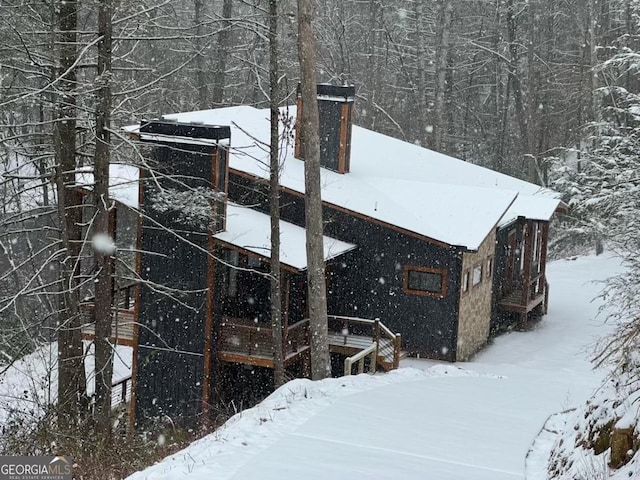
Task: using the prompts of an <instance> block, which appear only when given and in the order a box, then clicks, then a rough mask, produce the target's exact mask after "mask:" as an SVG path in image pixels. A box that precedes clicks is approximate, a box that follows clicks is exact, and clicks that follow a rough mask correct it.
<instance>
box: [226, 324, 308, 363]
mask: <svg viewBox="0 0 640 480" xmlns="http://www.w3.org/2000/svg"><path fill="white" fill-rule="evenodd" d="M218 342H219V343H218V345H219V347H218V350H219V351H220V352H224V353H229V354H235V355H243V356H248V357H261V358H268V359H271V360H272V359H273V330H272V329H271V328H270V327H269V326H266V325H260V324H257V323H255V322H251V321H250V320H246V319H240V318H230V317H224V318H223V320H222V323H221V324H220V333H219V337H218ZM309 342H310V335H309V320H308V319H305V320H301V321H299V322H297V323H295V324H293V325H290V326H289V327H287V328H285V329H283V332H282V351H283V352H284V354H285V359H286V358H288V357H290V356H292V355H295V354H296V353H298V352H300V351H301V350H302V349H304V348H305V347H308V346H309V345H310V343H309Z"/></svg>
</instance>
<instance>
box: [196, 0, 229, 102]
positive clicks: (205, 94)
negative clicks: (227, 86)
mask: <svg viewBox="0 0 640 480" xmlns="http://www.w3.org/2000/svg"><path fill="white" fill-rule="evenodd" d="M203 10H204V5H203V0H195V2H194V5H193V23H194V25H195V27H196V28H195V35H196V37H195V39H194V42H193V43H194V45H195V48H196V89H197V90H198V100H197V106H198V109H200V110H205V109H207V108H209V86H208V84H207V77H208V75H207V72H206V71H205V55H204V52H203V51H202V49H203V46H202V15H203ZM223 81H224V80H223Z"/></svg>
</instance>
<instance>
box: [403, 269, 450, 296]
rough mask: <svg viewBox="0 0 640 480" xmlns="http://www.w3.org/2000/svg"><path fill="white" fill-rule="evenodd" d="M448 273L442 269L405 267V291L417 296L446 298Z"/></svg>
mask: <svg viewBox="0 0 640 480" xmlns="http://www.w3.org/2000/svg"><path fill="white" fill-rule="evenodd" d="M446 289H447V272H446V270H443V269H441V268H431V267H414V266H406V267H404V290H405V292H407V293H413V294H416V295H428V296H435V297H444V295H445V293H446Z"/></svg>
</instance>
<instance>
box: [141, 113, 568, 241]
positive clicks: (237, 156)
mask: <svg viewBox="0 0 640 480" xmlns="http://www.w3.org/2000/svg"><path fill="white" fill-rule="evenodd" d="M295 110H296V109H295V108H294V107H289V108H288V109H283V112H284V113H285V114H286V115H288V116H289V117H294V116H295ZM163 118H164V119H167V120H175V121H178V122H193V123H198V124H209V125H230V126H231V154H230V159H229V166H230V168H231V169H234V170H237V171H241V172H244V173H249V174H252V175H255V176H257V177H261V178H268V177H269V171H268V165H269V162H268V151H267V150H266V149H265V148H264V144H267V145H268V143H269V111H268V110H259V109H256V108H253V107H249V106H239V107H229V108H221V109H215V110H202V111H196V112H187V113H179V114H172V115H165V116H164V117H163ZM129 131H135V129H131V128H129ZM259 142H262V143H263V144H262V145H261V144H259ZM351 143H352V147H351V171H350V173H348V174H339V173H336V172H332V171H330V170H326V169H322V173H321V179H322V180H321V181H322V199H323V201H324V202H326V203H328V204H332V205H336V206H339V207H341V208H344V209H347V210H350V211H352V212H355V213H358V214H361V215H364V216H367V217H370V218H373V219H375V220H378V221H380V222H383V223H387V224H391V225H394V226H396V227H399V228H402V229H404V230H407V231H410V232H413V233H416V234H419V235H422V236H424V237H428V238H431V239H433V240H436V241H439V242H442V243H446V244H449V245H457V246H462V247H466V248H467V249H469V250H477V249H478V247H479V246H480V244H481V243H482V241H483V240H484V239H485V238H486V236H487V235H488V234H489V232H490V231H491V230H492V229H493V228H495V226H496V225H497V224H505V223H508V222H510V221H511V220H513V219H515V218H517V217H518V216H524V217H526V218H529V219H532V220H549V219H550V218H551V215H552V214H553V212H554V211H555V209H556V207H557V206H558V204H559V202H560V200H559V199H558V198H557V197H558V194H557V193H555V192H553V191H551V190H548V189H544V188H541V187H539V186H538V185H534V184H531V183H528V182H525V181H522V180H518V179H516V178H513V177H510V176H508V175H504V174H501V173H498V172H495V171H493V170H490V169H487V168H484V167H480V166H478V165H474V164H471V163H468V162H465V161H462V160H459V159H456V158H453V157H449V156H447V155H443V154H440V153H437V152H434V151H431V150H428V149H425V148H422V147H419V146H417V145H413V144H411V143H408V142H404V141H402V140H398V139H395V138H392V137H389V136H386V135H382V134H380V133H376V132H373V131H371V130H367V129H365V128H361V127H358V126H354V127H353V134H352V142H351ZM283 155H284V161H283V167H282V173H281V180H280V182H281V184H282V186H283V187H285V188H288V189H290V190H293V191H295V192H299V193H304V162H302V161H301V160H298V159H296V158H294V155H293V146H292V145H288V146H287V149H286V151H285V152H284V153H283Z"/></svg>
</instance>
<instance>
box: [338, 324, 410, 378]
mask: <svg viewBox="0 0 640 480" xmlns="http://www.w3.org/2000/svg"><path fill="white" fill-rule="evenodd" d="M328 321H329V351H330V352H331V353H339V354H342V355H348V357H347V358H346V359H345V370H344V374H345V375H351V374H352V371H353V368H352V367H353V366H354V365H357V367H358V373H363V372H364V371H365V369H366V367H368V371H369V372H375V371H376V369H377V367H380V368H381V369H382V370H384V371H389V370H394V369H396V368H398V367H399V365H400V360H401V359H402V358H404V357H405V356H406V352H402V351H401V347H402V337H401V336H400V334H399V333H393V332H392V331H391V330H390V329H389V328H388V327H387V326H386V325H384V324H383V323H382V322H381V321H380V320H370V319H366V318H356V317H344V316H329V317H328Z"/></svg>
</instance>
